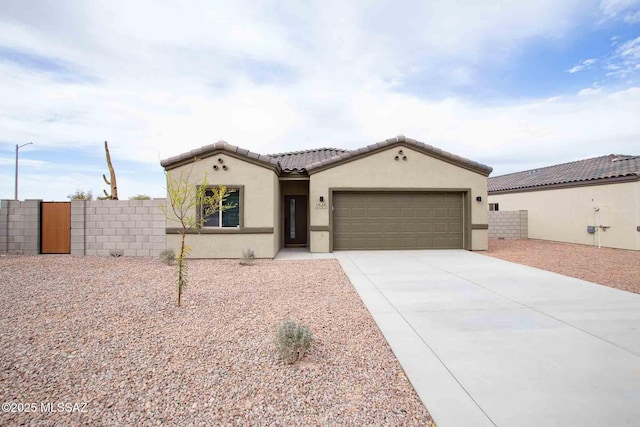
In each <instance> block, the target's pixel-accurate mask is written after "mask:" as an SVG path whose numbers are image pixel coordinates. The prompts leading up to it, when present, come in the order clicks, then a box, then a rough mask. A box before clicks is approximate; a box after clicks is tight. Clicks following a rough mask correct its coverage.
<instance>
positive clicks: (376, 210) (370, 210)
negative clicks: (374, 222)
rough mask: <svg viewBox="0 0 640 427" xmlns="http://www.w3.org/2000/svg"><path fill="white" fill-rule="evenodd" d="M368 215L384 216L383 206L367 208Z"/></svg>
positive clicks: (372, 216)
mask: <svg viewBox="0 0 640 427" xmlns="http://www.w3.org/2000/svg"><path fill="white" fill-rule="evenodd" d="M367 217H368V218H382V208H374V207H368V208H367Z"/></svg>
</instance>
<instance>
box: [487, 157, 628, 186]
mask: <svg viewBox="0 0 640 427" xmlns="http://www.w3.org/2000/svg"><path fill="white" fill-rule="evenodd" d="M634 176H635V177H636V178H637V179H640V156H630V155H624V154H609V155H608V156H601V157H594V158H591V159H585V160H578V161H575V162H569V163H562V164H559V165H554V166H547V167H543V168H538V169H531V170H526V171H522V172H516V173H510V174H507V175H501V176H496V177H491V178H489V192H490V193H491V192H498V191H513V190H519V189H529V188H537V187H546V186H556V185H562V184H571V183H581V182H582V183H584V182H588V181H595V180H611V179H620V178H624V177H629V178H633V177H634Z"/></svg>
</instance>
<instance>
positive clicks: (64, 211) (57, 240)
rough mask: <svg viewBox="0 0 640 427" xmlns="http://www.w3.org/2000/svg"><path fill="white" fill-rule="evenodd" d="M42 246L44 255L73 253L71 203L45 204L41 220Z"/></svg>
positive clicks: (41, 249)
mask: <svg viewBox="0 0 640 427" xmlns="http://www.w3.org/2000/svg"><path fill="white" fill-rule="evenodd" d="M40 221H41V223H40V227H41V239H42V241H41V246H40V252H41V253H43V254H68V253H70V252H71V203H69V202H43V203H42V217H41V218H40Z"/></svg>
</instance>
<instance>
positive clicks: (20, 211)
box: [0, 200, 41, 255]
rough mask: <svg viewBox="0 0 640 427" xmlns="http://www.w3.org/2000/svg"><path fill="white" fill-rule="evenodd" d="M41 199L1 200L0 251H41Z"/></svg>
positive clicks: (17, 252) (35, 252) (34, 252)
mask: <svg viewBox="0 0 640 427" xmlns="http://www.w3.org/2000/svg"><path fill="white" fill-rule="evenodd" d="M40 202H41V200H25V201H17V200H0V252H4V253H9V254H24V255H37V254H38V253H40Z"/></svg>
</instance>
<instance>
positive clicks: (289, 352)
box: [276, 319, 313, 364]
mask: <svg viewBox="0 0 640 427" xmlns="http://www.w3.org/2000/svg"><path fill="white" fill-rule="evenodd" d="M312 342H313V335H312V334H311V330H309V328H308V327H307V326H303V325H298V324H297V323H296V322H294V321H293V320H291V319H288V320H284V321H283V322H281V323H280V326H279V327H278V331H277V333H276V350H277V351H278V356H279V357H280V359H282V360H284V361H285V362H287V363H290V364H292V363H295V362H296V361H297V360H300V359H302V357H303V356H304V354H305V352H306V351H307V350H309V348H311V343H312Z"/></svg>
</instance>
